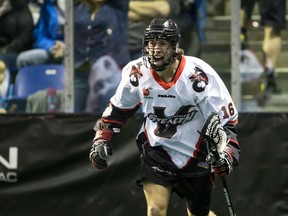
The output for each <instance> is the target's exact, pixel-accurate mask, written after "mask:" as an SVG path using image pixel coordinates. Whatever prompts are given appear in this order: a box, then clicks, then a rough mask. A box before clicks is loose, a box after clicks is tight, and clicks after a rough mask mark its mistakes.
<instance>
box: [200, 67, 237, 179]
mask: <svg viewBox="0 0 288 216" xmlns="http://www.w3.org/2000/svg"><path fill="white" fill-rule="evenodd" d="M205 70H206V71H207V72H206V71H205ZM200 72H203V73H204V75H203V76H204V77H206V78H207V79H205V81H206V83H205V84H206V85H205V87H204V88H203V91H201V92H199V98H200V99H199V107H200V109H201V110H202V112H203V116H204V118H205V119H209V116H210V114H211V112H213V113H215V114H216V115H217V116H218V118H219V121H213V124H212V123H211V125H213V127H211V128H212V129H209V130H208V131H209V136H210V137H211V138H212V139H211V140H213V142H214V143H216V146H217V151H218V152H219V154H220V155H221V156H223V158H225V160H224V159H223V160H221V161H217V163H214V162H215V161H212V162H211V163H212V168H214V171H215V173H216V174H220V175H226V174H229V173H230V172H231V171H232V168H233V167H234V166H237V165H238V163H239V156H240V146H239V143H238V140H237V129H236V127H237V124H238V112H237V109H236V107H235V105H234V103H233V101H232V98H231V96H230V94H229V92H228V90H227V88H226V86H225V84H224V83H223V81H222V80H221V79H220V77H219V76H218V75H217V73H216V72H214V70H213V69H212V68H211V67H210V66H207V65H206V67H205V69H202V70H201V71H200ZM205 72H206V73H205ZM205 74H206V75H205ZM203 86H204V85H203ZM206 123H207V120H206ZM204 128H205V127H204ZM217 138H219V139H218V140H217ZM220 138H221V139H220ZM226 159H227V160H226ZM220 162H221V163H220ZM216 165H217V166H216Z"/></svg>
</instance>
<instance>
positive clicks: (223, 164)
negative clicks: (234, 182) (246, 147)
mask: <svg viewBox="0 0 288 216" xmlns="http://www.w3.org/2000/svg"><path fill="white" fill-rule="evenodd" d="M219 156H220V158H219V159H218V160H216V159H215V156H214V155H213V152H210V153H209V154H208V156H207V158H206V161H207V162H208V163H210V164H211V167H212V171H213V172H214V173H215V174H216V175H219V176H225V175H228V174H230V173H231V172H232V171H233V157H232V155H231V154H230V151H229V148H228V147H226V148H225V150H224V151H223V152H222V153H220V155H219Z"/></svg>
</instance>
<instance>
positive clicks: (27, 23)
mask: <svg viewBox="0 0 288 216" xmlns="http://www.w3.org/2000/svg"><path fill="white" fill-rule="evenodd" d="M10 3H11V6H12V9H11V10H10V11H7V12H6V13H5V14H3V15H2V16H1V17H0V54H3V53H19V52H21V51H24V50H27V49H31V48H32V44H33V28H34V25H33V18H32V15H31V12H30V11H29V9H28V5H27V2H26V0H10Z"/></svg>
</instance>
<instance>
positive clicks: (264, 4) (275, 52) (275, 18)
mask: <svg viewBox="0 0 288 216" xmlns="http://www.w3.org/2000/svg"><path fill="white" fill-rule="evenodd" d="M256 1H257V0H242V1H241V37H240V38H241V43H242V49H246V48H247V41H248V40H247V35H246V32H247V27H248V24H249V20H250V18H251V15H252V12H253V8H254V5H255V3H256ZM258 4H259V9H260V10H259V12H260V15H261V24H262V25H263V27H264V38H263V43H262V51H263V67H264V73H263V77H264V82H263V83H262V84H261V88H260V90H261V91H263V93H264V96H265V95H266V94H269V93H270V92H273V93H277V92H279V90H278V89H277V85H276V81H275V67H276V63H277V59H278V57H279V54H280V52H281V46H282V37H281V30H282V29H284V28H285V13H286V1H284V0H275V1H270V0H262V1H258Z"/></svg>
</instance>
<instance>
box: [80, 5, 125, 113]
mask: <svg viewBox="0 0 288 216" xmlns="http://www.w3.org/2000/svg"><path fill="white" fill-rule="evenodd" d="M128 4H129V0H121V1H119V0H106V1H105V0H102V1H100V0H98V1H95V0H79V1H76V4H75V6H74V32H75V33H74V44H75V45H74V61H75V76H74V92H75V98H74V101H75V107H74V111H75V112H83V111H87V112H102V111H103V108H102V107H103V106H105V107H106V106H107V104H108V102H109V99H110V97H111V96H112V95H109V94H107V95H105V97H99V98H102V99H101V100H94V105H92V104H91V103H90V102H91V101H93V100H91V98H90V96H91V95H94V96H93V97H94V98H97V97H95V95H97V94H98V90H99V89H100V87H101V86H102V85H103V84H104V83H98V84H97V86H96V85H95V83H92V82H89V83H88V80H92V79H93V80H97V79H98V80H100V79H101V78H102V76H104V75H105V76H106V75H107V74H106V69H107V68H109V70H110V69H111V68H114V66H113V65H114V64H116V65H117V71H115V72H114V73H115V75H114V76H115V77H116V76H118V77H119V79H118V81H117V82H116V81H115V80H113V82H110V83H109V82H108V83H106V84H105V88H106V89H107V88H110V89H112V91H110V90H109V91H107V92H113V89H115V88H116V86H117V85H118V82H119V81H120V74H121V68H122V67H123V66H124V65H125V64H126V63H128V61H129V52H128V36H127V35H128V33H127V29H128V18H127V17H128V16H127V14H128ZM103 56H109V58H108V57H107V58H105V60H104V61H102V60H103V59H102V60H101V62H102V63H103V64H102V66H99V61H100V60H99V58H100V57H103ZM98 60H99V61H98ZM97 63H98V64H97ZM94 65H97V66H94ZM111 65H112V67H110V66H111ZM101 68H102V69H101ZM109 74H110V73H109ZM110 78H111V77H110ZM112 83H113V84H112ZM91 91H92V93H93V94H91ZM88 92H89V93H88ZM105 92H106V91H105ZM87 96H88V98H87Z"/></svg>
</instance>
